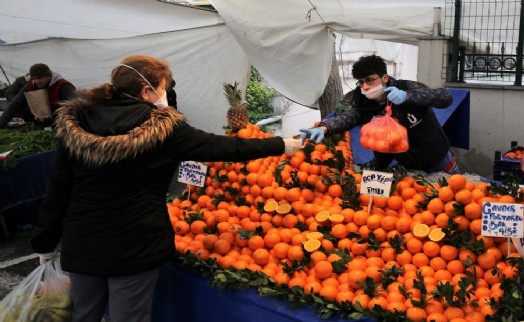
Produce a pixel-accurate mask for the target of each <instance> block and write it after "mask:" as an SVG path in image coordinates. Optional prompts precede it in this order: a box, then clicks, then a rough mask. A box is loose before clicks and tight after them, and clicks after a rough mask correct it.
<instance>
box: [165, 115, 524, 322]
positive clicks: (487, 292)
mask: <svg viewBox="0 0 524 322" xmlns="http://www.w3.org/2000/svg"><path fill="white" fill-rule="evenodd" d="M250 126H251V129H250V130H251V133H252V136H253V137H260V136H261V135H260V132H261V131H260V129H258V128H257V127H256V126H253V125H250ZM336 151H341V152H342V153H343V155H344V157H345V158H346V159H350V154H351V150H350V147H349V135H348V134H347V135H346V137H345V138H344V139H343V140H340V141H339V142H338V144H336V146H335V147H334V150H333V148H331V149H330V148H328V147H327V146H326V145H324V144H317V145H314V149H313V150H312V151H308V154H309V155H306V153H305V152H304V151H298V152H297V153H296V154H295V155H293V156H291V157H288V156H285V155H282V156H279V157H268V158H264V159H257V160H252V161H249V162H245V163H225V162H210V163H208V166H209V173H208V177H207V178H206V184H205V187H204V188H201V189H199V188H195V187H192V188H190V189H189V192H190V194H189V198H185V199H175V200H174V201H173V202H172V203H169V204H168V205H167V207H168V212H169V215H170V218H171V222H172V225H173V228H174V231H175V246H176V249H177V251H179V252H180V253H182V254H190V255H191V256H195V257H196V258H198V259H200V260H206V259H210V258H211V259H214V260H216V262H217V264H218V265H219V266H220V267H221V268H222V269H229V268H230V267H234V268H236V269H240V270H241V269H246V270H250V271H259V272H263V273H264V274H266V275H267V276H268V277H269V278H271V279H272V280H274V282H275V283H276V284H277V285H287V286H288V287H290V288H291V287H298V288H300V289H302V290H303V292H304V293H305V294H312V293H314V294H318V295H320V296H321V297H323V298H324V299H325V300H326V301H328V302H329V301H331V303H334V305H347V304H348V303H349V305H351V306H352V307H355V308H362V309H364V310H377V309H378V308H380V309H382V310H383V311H389V312H391V313H394V314H402V315H404V316H405V317H406V318H407V319H409V320H412V321H426V320H427V321H436V322H440V321H455V322H459V321H485V319H486V316H487V315H493V314H495V313H496V311H497V308H496V306H492V305H491V304H492V303H498V302H499V301H500V299H501V298H502V297H503V294H504V293H503V291H502V289H501V282H502V281H503V280H504V279H506V278H509V279H514V278H516V275H517V273H518V270H517V268H516V267H513V266H511V265H509V264H508V263H507V262H506V261H504V259H505V258H506V257H512V256H520V255H518V253H515V248H514V246H513V245H512V244H509V245H508V241H507V239H506V238H494V237H485V236H482V235H480V232H481V226H482V222H481V214H482V211H481V204H482V203H483V202H486V201H494V202H519V201H517V200H515V198H513V197H511V196H509V195H504V196H500V195H497V196H494V195H490V192H489V190H488V189H487V187H488V184H486V183H476V184H474V183H472V182H469V181H468V180H466V178H465V177H464V176H462V175H452V176H451V177H449V179H448V180H447V185H442V186H440V185H438V184H432V185H424V184H421V183H420V181H417V180H415V179H414V178H412V177H409V176H408V177H404V178H403V179H402V180H400V181H398V182H396V183H395V185H396V189H395V191H394V192H393V193H392V195H391V196H390V197H389V198H381V197H376V196H375V197H373V200H372V206H371V207H369V208H368V205H369V204H370V196H368V195H357V203H358V207H357V209H352V208H348V207H342V205H343V204H344V200H345V199H344V198H345V194H346V193H347V184H346V183H344V182H342V181H341V178H347V177H351V178H353V179H354V181H352V182H354V184H355V185H356V187H355V188H356V189H357V190H356V191H359V185H360V179H361V175H360V174H358V173H355V172H354V171H353V169H352V168H349V167H347V165H346V168H345V169H343V170H342V171H340V170H339V169H338V170H336V171H335V170H334V169H332V168H331V167H330V166H329V165H326V164H329V162H328V161H329V160H330V159H331V158H333V156H334V153H336ZM308 160H309V161H308ZM322 161H324V162H322ZM333 176H337V177H336V178H333ZM323 178H324V179H323ZM325 178H332V180H331V181H329V180H328V181H326V180H325ZM466 232H467V234H466ZM457 236H459V237H457ZM460 236H461V237H460ZM464 236H466V237H467V236H469V237H468V238H469V240H462V241H461V242H460V239H461V238H462V239H464V238H466V237H464ZM457 238H458V239H459V242H457ZM467 245H473V246H476V248H474V247H469V246H467ZM508 249H509V252H508ZM345 255H349V257H350V260H348V259H347V256H345ZM305 259H308V261H306V262H304V260H305ZM341 262H342V263H343V266H342V267H343V269H342V270H341V269H340V265H337V264H340V263H341ZM293 263H307V265H305V266H303V267H301V269H299V270H296V271H294V272H292V273H289V272H286V270H285V269H284V268H285V267H291V266H293V265H292V264H293ZM395 273H396V275H395ZM392 276H393V278H392ZM473 277H474V278H473ZM466 281H469V282H468V283H466ZM370 283H371V284H372V285H373V291H372V292H371V293H370V291H369V284H370ZM366 285H367V286H368V287H366ZM464 285H466V286H465V288H466V289H463V288H464ZM446 286H449V287H448V288H449V289H451V291H452V292H456V293H454V294H452V295H453V296H452V297H451V298H449V297H444V296H442V295H440V296H439V295H438V294H442V293H443V292H442V290H443V289H444V288H445V287H446ZM437 291H441V292H437ZM460 292H462V293H460ZM459 294H467V296H466V297H464V296H460V295H459ZM451 299H453V301H451ZM492 301H494V302H492Z"/></svg>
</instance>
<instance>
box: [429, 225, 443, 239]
mask: <svg viewBox="0 0 524 322" xmlns="http://www.w3.org/2000/svg"><path fill="white" fill-rule="evenodd" d="M445 236H446V234H445V233H444V232H443V231H442V228H436V229H433V230H432V231H430V232H429V235H428V237H429V240H431V241H434V242H438V241H441V240H442V239H443V238H444V237H445Z"/></svg>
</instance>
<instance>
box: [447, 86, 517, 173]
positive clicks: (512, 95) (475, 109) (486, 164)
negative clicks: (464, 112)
mask: <svg viewBox="0 0 524 322" xmlns="http://www.w3.org/2000/svg"><path fill="white" fill-rule="evenodd" d="M445 87H446V88H460V89H467V90H469V91H470V123H469V126H470V132H469V136H470V137H469V144H470V149H469V150H462V149H455V150H454V151H455V152H456V154H457V157H458V162H459V165H460V167H461V170H462V172H470V173H476V174H479V175H481V176H483V177H485V178H488V179H493V160H494V155H495V151H501V152H505V151H506V150H509V149H510V148H511V145H510V144H511V141H518V142H519V144H520V145H524V108H523V107H524V87H522V86H518V87H517V86H498V85H492V86H490V85H481V84H454V83H453V84H452V83H446V84H445Z"/></svg>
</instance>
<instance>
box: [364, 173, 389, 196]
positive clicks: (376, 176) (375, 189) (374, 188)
mask: <svg viewBox="0 0 524 322" xmlns="http://www.w3.org/2000/svg"><path fill="white" fill-rule="evenodd" d="M392 182H393V173H388V172H379V171H368V170H364V173H362V180H361V181H360V193H361V194H363V195H372V196H380V197H386V198H388V197H389V194H390V193H391V183H392Z"/></svg>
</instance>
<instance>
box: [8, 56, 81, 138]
mask: <svg viewBox="0 0 524 322" xmlns="http://www.w3.org/2000/svg"><path fill="white" fill-rule="evenodd" d="M29 75H30V76H31V79H30V80H29V81H28V83H27V84H26V85H25V86H24V87H22V89H21V90H20V91H19V92H18V94H17V95H16V96H15V98H14V99H13V101H11V103H10V104H9V105H7V108H6V110H5V111H4V112H3V113H2V116H0V128H5V127H6V126H7V124H8V123H9V121H11V119H13V117H15V116H17V115H21V116H22V118H23V119H24V121H26V122H36V124H37V125H40V126H42V127H45V126H50V125H51V124H52V123H53V114H54V112H55V111H56V110H57V109H58V103H59V102H60V101H63V100H67V99H70V98H72V97H74V93H75V87H74V86H73V84H71V83H70V82H69V81H67V80H65V79H64V78H63V77H62V76H61V75H59V74H57V73H55V72H52V71H51V70H50V69H49V66H47V65H46V64H34V65H33V66H31V68H30V69H29Z"/></svg>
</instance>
